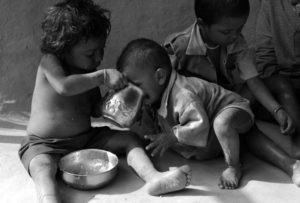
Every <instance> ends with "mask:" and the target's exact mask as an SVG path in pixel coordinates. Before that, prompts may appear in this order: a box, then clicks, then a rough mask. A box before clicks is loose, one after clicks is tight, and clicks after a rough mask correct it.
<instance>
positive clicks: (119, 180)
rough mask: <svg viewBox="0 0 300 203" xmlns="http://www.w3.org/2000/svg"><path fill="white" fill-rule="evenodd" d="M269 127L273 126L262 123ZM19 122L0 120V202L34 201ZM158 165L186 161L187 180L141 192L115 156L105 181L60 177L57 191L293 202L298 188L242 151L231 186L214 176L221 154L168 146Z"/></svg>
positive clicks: (298, 198)
mask: <svg viewBox="0 0 300 203" xmlns="http://www.w3.org/2000/svg"><path fill="white" fill-rule="evenodd" d="M267 127H268V128H269V129H268V130H269V131H274V132H275V134H276V131H277V129H276V128H274V126H267ZM22 128H23V127H22V126H21V125H10V124H9V123H6V122H4V121H0V183H1V184H0V191H1V195H0V202H1V203H9V202H13V203H21V202H22V203H27V202H28V203H34V202H36V197H35V188H34V184H33V182H32V180H31V179H30V177H29V176H28V175H27V173H26V171H25V169H24V168H23V166H22V165H21V162H20V161H19V158H18V155H17V150H18V148H19V143H20V141H21V139H22V138H23V137H24V133H25V131H24V128H23V129H22ZM277 133H278V131H277ZM154 163H155V164H156V166H157V167H158V169H160V170H163V171H164V170H168V167H171V166H180V165H183V164H190V166H191V167H192V170H193V172H192V182H191V185H190V186H188V187H187V188H186V189H185V190H183V191H180V192H176V193H171V194H167V195H163V196H160V197H152V196H149V195H147V194H146V192H145V189H144V187H143V185H144V183H143V181H142V180H141V179H139V178H138V177H137V176H136V175H135V173H134V172H133V171H132V170H131V169H130V168H129V167H128V166H127V164H126V162H125V159H124V158H121V159H120V165H119V171H118V175H117V176H116V178H115V179H114V180H113V181H112V182H111V183H110V184H109V185H107V186H105V187H103V188H100V189H97V190H92V191H79V190H75V189H72V188H70V187H68V186H66V185H65V184H64V183H63V182H61V181H60V183H59V185H60V191H61V194H62V196H63V198H64V201H65V202H66V203H86V202H88V203H100V202H101V203H102V202H104V203H106V202H108V203H114V202H116V203H122V202H128V203H129V202H130V203H135V202H141V203H147V202H155V203H169V202H172V203H181V202H184V203H187V202H188V203H200V202H205V203H210V202H211V203H227V202H230V203H240V202H241V203H270V202H271V203H299V202H300V188H297V187H296V186H295V185H293V184H292V183H291V180H290V178H289V177H288V176H287V175H286V174H285V173H283V172H282V171H280V170H279V169H277V168H275V167H273V166H271V165H269V164H267V163H264V162H262V161H260V160H258V159H256V158H255V157H253V156H251V155H249V154H246V155H245V157H244V177H243V179H242V181H241V186H240V188H239V189H237V190H232V191H227V190H220V189H219V188H218V187H217V182H218V178H219V175H220V173H221V172H222V170H223V167H224V164H223V159H221V158H220V159H215V160H211V161H205V162H198V161H188V160H185V159H183V158H181V157H179V156H178V155H177V154H174V153H172V152H169V153H167V154H166V155H165V156H164V157H162V158H161V159H156V160H154Z"/></svg>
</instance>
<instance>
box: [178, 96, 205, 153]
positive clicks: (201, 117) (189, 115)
mask: <svg viewBox="0 0 300 203" xmlns="http://www.w3.org/2000/svg"><path fill="white" fill-rule="evenodd" d="M209 129H210V123H209V120H208V116H207V114H206V111H205V109H204V108H203V104H202V102H200V101H197V102H192V103H190V104H188V105H186V106H185V108H183V109H182V111H181V112H180V113H179V124H178V125H176V126H174V127H173V132H174V135H175V136H176V137H177V139H178V142H179V143H182V144H187V145H192V146H197V147H205V146H206V144H207V138H208V134H209Z"/></svg>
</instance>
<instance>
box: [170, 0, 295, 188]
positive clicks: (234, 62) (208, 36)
mask: <svg viewBox="0 0 300 203" xmlns="http://www.w3.org/2000/svg"><path fill="white" fill-rule="evenodd" d="M194 6H195V13H196V17H197V20H196V22H195V23H194V24H193V25H192V26H191V27H189V28H187V29H186V30H184V31H182V32H179V33H176V34H173V35H171V36H170V37H168V39H167V40H166V42H165V43H164V46H165V48H166V50H167V51H168V53H169V54H170V57H171V60H172V66H173V67H174V68H175V69H176V70H177V71H178V72H179V73H181V74H184V75H193V76H196V77H200V78H203V79H205V80H208V81H211V82H214V83H218V84H219V85H222V86H223V87H225V88H227V89H229V90H233V91H235V92H237V93H239V94H241V95H242V96H243V97H245V98H247V99H248V100H250V103H251V105H255V104H257V103H258V102H259V103H260V104H261V105H262V106H263V107H264V108H265V109H267V110H268V111H269V112H270V114H271V115H272V117H273V118H274V119H275V120H276V121H277V122H278V123H279V125H280V129H281V132H282V133H283V134H286V135H291V134H293V132H294V131H295V126H294V123H293V121H292V119H291V118H290V116H289V114H288V113H287V112H286V111H285V108H286V107H285V108H283V107H282V106H281V105H285V103H281V104H280V103H278V102H277V101H276V100H275V99H274V98H273V96H272V95H271V93H270V91H269V90H268V88H267V87H266V86H265V85H264V82H263V81H262V80H261V79H260V78H259V74H258V72H257V70H256V67H255V59H254V54H252V52H251V51H250V50H249V49H248V47H247V44H246V41H245V40H244V38H243V36H242V34H241V30H242V28H243V26H244V24H245V22H246V20H247V17H248V15H249V1H248V0H222V1H221V0H195V5H194ZM277 82H280V81H279V80H278V81H276V83H277ZM273 84H275V81H274V82H273V83H272V85H273ZM278 90H279V91H278V92H277V93H278V94H280V93H288V92H291V91H290V90H285V91H282V89H278ZM280 91H281V92H280ZM285 96H286V97H290V98H292V96H291V95H288V94H287V95H285ZM295 103H296V102H295V101H294V104H295ZM254 107H255V106H254ZM293 107H294V111H295V112H296V111H297V108H296V107H295V106H293ZM254 110H255V115H256V117H257V118H260V117H262V115H261V114H260V112H259V111H258V110H257V108H254ZM264 114H265V113H264ZM297 122H298V121H297ZM297 133H298V132H297ZM249 134H251V136H245V138H246V139H247V142H246V144H247V146H248V147H249V149H250V150H251V151H252V153H254V154H256V155H257V156H259V157H261V158H263V159H264V160H267V161H269V162H271V163H272V164H274V165H276V166H278V167H280V168H281V169H282V170H284V171H285V172H286V173H288V174H289V175H290V176H292V177H293V174H292V173H291V171H293V170H291V168H290V166H289V165H290V164H291V163H294V161H293V160H294V159H290V156H289V155H287V154H286V152H283V151H282V149H281V148H280V147H279V146H277V145H276V144H275V143H273V141H272V140H270V139H268V138H267V137H266V136H265V135H264V134H263V133H262V132H261V131H259V129H258V128H257V126H256V125H254V126H253V128H252V129H251V131H250V133H249ZM298 135H299V134H297V136H298ZM293 149H294V150H293V151H294V153H293V154H292V156H293V157H294V158H296V159H299V158H300V157H299V152H300V146H299V143H298V142H297V143H296V142H294V143H293ZM293 180H294V183H295V184H297V185H298V186H300V182H298V181H296V182H295V180H296V179H294V178H293Z"/></svg>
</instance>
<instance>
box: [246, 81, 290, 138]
mask: <svg viewBox="0 0 300 203" xmlns="http://www.w3.org/2000/svg"><path fill="white" fill-rule="evenodd" d="M247 85H248V87H249V89H250V91H251V92H252V94H253V95H254V96H255V98H256V99H257V100H258V101H259V102H260V103H261V104H262V105H263V106H264V107H265V108H266V109H267V110H268V111H269V112H270V113H271V114H272V115H273V116H274V118H275V119H276V120H277V122H278V123H279V125H280V128H281V132H282V133H283V134H291V133H293V131H294V130H295V129H294V128H295V127H294V124H293V121H292V119H291V118H290V117H289V115H288V114H287V113H286V111H285V110H284V109H283V108H282V106H281V105H280V104H279V103H278V102H277V101H276V100H275V99H274V97H273V96H272V94H271V93H270V91H269V89H268V88H267V87H266V86H265V84H264V83H263V81H262V80H261V79H260V78H259V77H258V76H257V77H253V78H251V79H248V80H247Z"/></svg>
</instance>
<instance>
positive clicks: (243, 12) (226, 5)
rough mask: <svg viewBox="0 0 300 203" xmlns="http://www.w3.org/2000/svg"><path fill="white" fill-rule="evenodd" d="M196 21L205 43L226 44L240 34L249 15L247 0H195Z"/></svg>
mask: <svg viewBox="0 0 300 203" xmlns="http://www.w3.org/2000/svg"><path fill="white" fill-rule="evenodd" d="M194 9H195V14H196V17H197V23H198V25H199V26H200V32H201V34H202V35H203V38H204V41H205V42H206V43H207V44H212V45H222V46H226V45H229V44H231V43H233V42H234V41H235V40H236V39H237V37H238V36H239V35H240V33H241V31H242V28H243V26H244V24H245V23H246V20H247V18H248V15H249V11H250V6H249V0H195V3H194Z"/></svg>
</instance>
